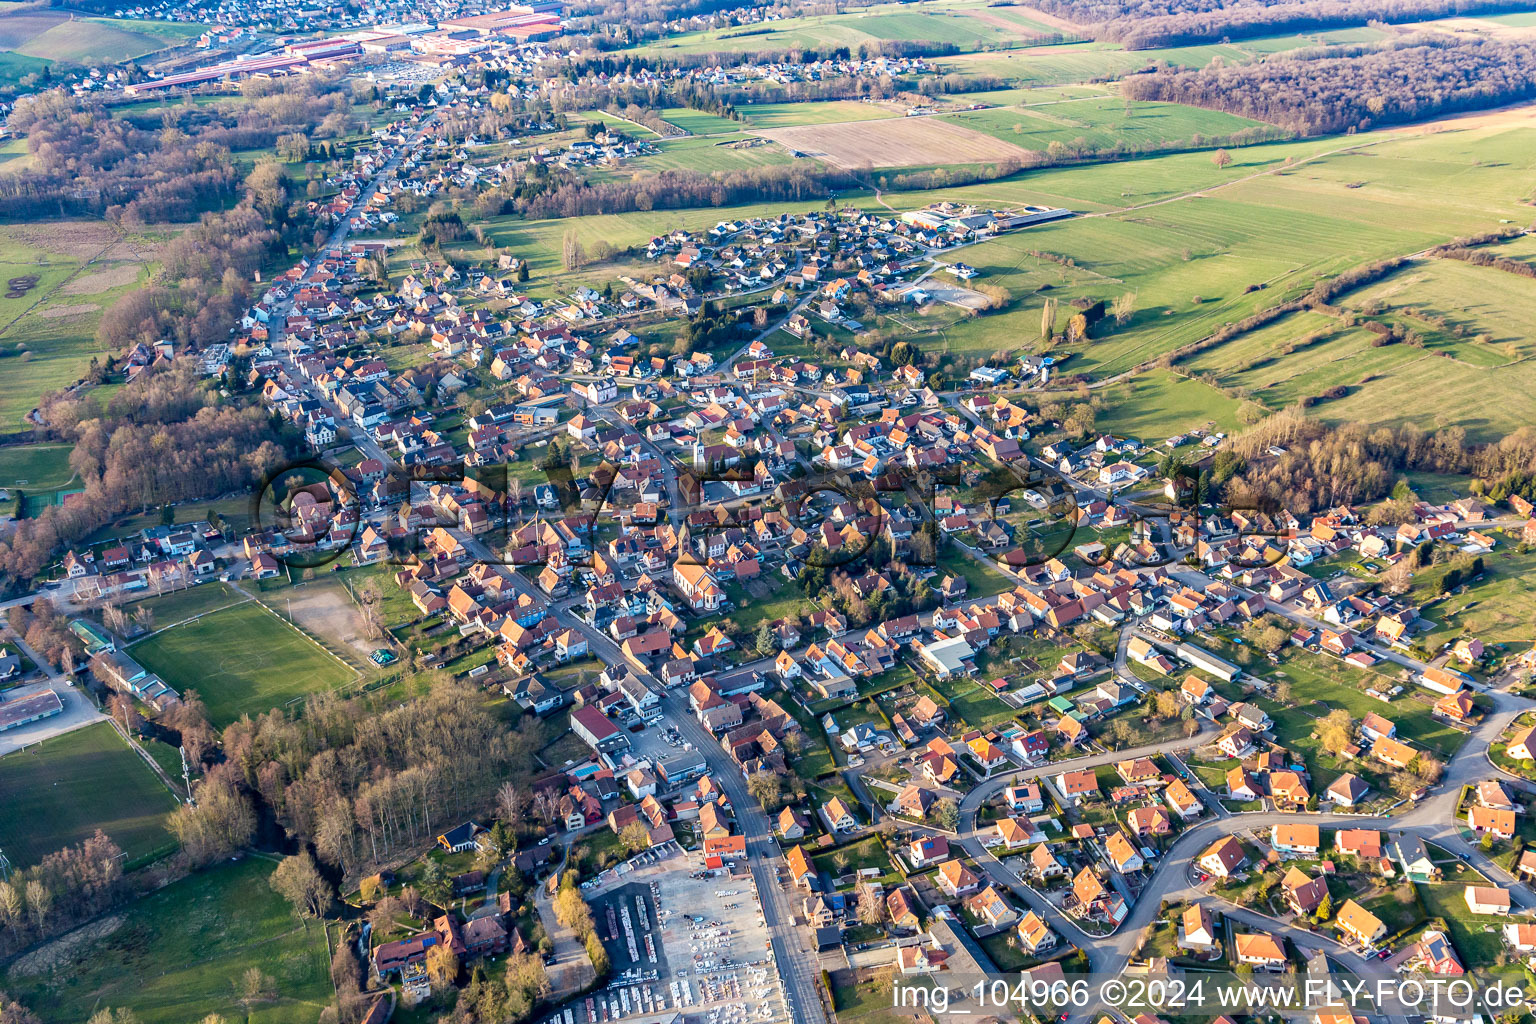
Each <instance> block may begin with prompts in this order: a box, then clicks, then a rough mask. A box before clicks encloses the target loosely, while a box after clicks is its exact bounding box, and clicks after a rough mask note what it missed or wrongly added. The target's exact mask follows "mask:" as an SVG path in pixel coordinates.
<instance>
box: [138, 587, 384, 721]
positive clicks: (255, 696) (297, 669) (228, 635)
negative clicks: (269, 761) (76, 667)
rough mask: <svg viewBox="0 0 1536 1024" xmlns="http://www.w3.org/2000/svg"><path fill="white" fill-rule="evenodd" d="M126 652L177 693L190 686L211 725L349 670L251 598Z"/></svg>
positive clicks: (337, 681) (327, 686)
mask: <svg viewBox="0 0 1536 1024" xmlns="http://www.w3.org/2000/svg"><path fill="white" fill-rule="evenodd" d="M128 653H129V655H130V656H131V657H132V658H133V659H134V660H135V661H137V662H138V663H139V664H141V665H143V666H144V668H145V669H147V670H148V671H150V672H154V673H156V674H157V675H159V676H160V677H161V678H162V679H164V680H165V681H166V683H167V684H169V685H170V686H172V687H174V688H175V689H177V690H178V691H181V692H185V691H187V690H189V689H190V690H196V691H197V692H198V695H199V696H201V697H202V698H203V701H204V702H205V703H206V704H207V705H208V717H209V718H210V719H212V721H213V724H214V725H215V726H216V727H222V726H225V725H228V724H229V723H230V722H232V721H234V720H235V719H237V718H239V717H240V716H241V715H243V714H253V715H254V714H259V713H261V712H265V711H268V710H270V709H272V708H277V707H284V706H286V705H288V704H289V703H292V702H295V701H299V700H302V699H303V698H304V697H305V696H307V695H308V694H311V693H319V692H321V691H323V690H332V689H335V688H337V687H339V686H341V685H343V684H344V683H346V682H348V681H349V680H350V679H352V678H353V677H354V675H355V673H353V672H352V671H351V670H350V669H348V668H345V667H343V666H342V665H341V664H339V663H337V661H336V660H335V659H334V658H332V657H331V655H329V654H327V653H326V652H325V651H324V650H322V649H321V648H320V647H318V646H316V645H315V643H314V642H313V641H312V640H310V639H309V638H308V637H306V636H305V635H304V634H302V633H300V632H299V631H298V630H296V629H294V628H293V627H292V626H290V625H288V624H287V623H286V622H284V621H283V620H281V619H279V618H278V617H277V615H276V614H275V613H273V612H271V611H268V610H267V609H266V608H264V607H262V606H261V605H259V604H257V603H255V602H250V603H246V604H241V605H236V606H235V607H232V608H225V609H224V610H222V611H218V612H214V613H213V614H211V615H205V616H203V617H202V618H201V619H198V620H197V621H196V622H189V623H186V624H185V625H180V626H175V627H174V628H171V629H167V630H165V631H164V632H161V633H156V634H155V635H153V636H151V637H148V638H146V639H144V640H141V641H139V642H138V643H135V644H133V645H132V646H130V647H129V648H128Z"/></svg>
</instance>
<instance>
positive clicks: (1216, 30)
mask: <svg viewBox="0 0 1536 1024" xmlns="http://www.w3.org/2000/svg"><path fill="white" fill-rule="evenodd" d="M1039 7H1040V9H1041V10H1043V11H1047V12H1049V13H1051V14H1055V15H1057V16H1059V17H1062V18H1066V19H1068V20H1070V21H1075V22H1077V23H1079V24H1082V25H1088V26H1092V28H1091V31H1092V34H1093V36H1094V37H1095V38H1097V39H1100V40H1103V41H1105V42H1112V43H1119V44H1120V45H1121V46H1124V47H1125V48H1126V49H1128V50H1144V49H1150V48H1152V47H1157V46H1187V45H1190V44H1193V43H1204V42H1212V41H1216V40H1222V39H1244V38H1252V37H1254V36H1262V35H1280V34H1282V33H1286V32H1313V31H1317V30H1318V29H1330V28H1348V27H1351V26H1355V25H1366V24H1370V23H1372V22H1383V23H1386V24H1392V25H1401V24H1407V23H1409V22H1415V21H1430V20H1434V19H1436V18H1450V17H1464V16H1468V15H1473V14H1498V13H1501V12H1507V11H1523V10H1527V9H1528V8H1529V5H1528V4H1526V3H1523V2H1522V0H1306V2H1296V0H1279V2H1270V0H1236V2H1223V0H1042V2H1041V3H1040V4H1039Z"/></svg>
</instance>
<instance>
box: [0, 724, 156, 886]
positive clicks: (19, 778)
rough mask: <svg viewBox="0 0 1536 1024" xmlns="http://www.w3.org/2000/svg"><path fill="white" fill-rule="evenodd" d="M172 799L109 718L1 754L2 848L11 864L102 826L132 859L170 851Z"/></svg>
mask: <svg viewBox="0 0 1536 1024" xmlns="http://www.w3.org/2000/svg"><path fill="white" fill-rule="evenodd" d="M175 808H176V800H175V799H174V798H173V797H172V796H171V794H170V791H169V790H167V789H166V788H165V785H164V784H163V783H161V781H160V780H159V779H158V778H156V777H155V774H154V773H153V772H152V771H150V769H149V766H148V765H146V764H145V763H144V761H143V760H142V759H141V758H140V757H139V755H138V754H136V753H134V752H133V751H132V750H130V749H129V748H128V744H127V743H125V742H124V741H123V738H122V737H121V736H119V735H118V734H117V732H116V731H115V730H114V729H113V728H112V726H111V725H110V724H109V723H107V722H97V723H95V724H93V725H88V726H85V727H84V728H82V729H76V730H74V731H73V732H68V733H65V734H64V735H62V736H55V737H54V738H52V739H48V740H44V741H42V742H41V743H38V744H36V745H35V746H31V747H28V748H27V749H25V750H20V751H17V752H16V753H14V754H7V755H6V756H4V757H0V821H3V822H4V823H5V826H4V828H3V829H0V835H3V837H4V838H3V839H0V849H4V850H5V855H6V856H7V857H9V858H10V859H11V863H12V864H13V865H14V866H16V867H28V866H30V865H32V864H36V863H37V862H38V861H39V860H41V859H42V858H43V857H44V856H45V855H46V854H49V853H51V852H53V851H54V850H57V849H59V848H61V847H64V846H68V845H70V844H72V843H78V842H80V841H81V840H82V839H86V838H89V837H90V835H91V834H92V833H93V832H95V831H96V829H98V828H99V829H101V830H102V831H103V832H105V833H106V834H107V835H109V836H111V837H112V839H113V841H114V842H116V843H117V845H118V846H120V847H122V848H123V851H124V852H125V853H127V854H128V860H129V861H130V862H132V861H135V860H139V859H141V858H145V857H150V856H153V855H155V854H157V853H168V852H170V850H172V849H174V847H175V842H174V841H173V840H172V838H171V835H170V833H169V832H167V831H166V829H165V821H166V817H167V815H169V814H170V812H171V811H173V810H175Z"/></svg>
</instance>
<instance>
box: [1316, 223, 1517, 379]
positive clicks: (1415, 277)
mask: <svg viewBox="0 0 1536 1024" xmlns="http://www.w3.org/2000/svg"><path fill="white" fill-rule="evenodd" d="M1501 248H1502V247H1501V246H1489V247H1487V249H1486V250H1485V251H1487V252H1489V253H1490V254H1499V255H1502V253H1499V252H1498V250H1500V249H1501ZM1515 251H1516V252H1518V251H1519V250H1518V248H1517V249H1516V250H1515ZM1511 258H1514V257H1511ZM1345 302H1346V304H1347V305H1348V306H1349V307H1351V308H1353V309H1362V308H1364V307H1366V306H1367V305H1370V304H1373V303H1375V304H1379V305H1381V306H1384V307H1385V308H1386V309H1387V310H1388V311H1390V313H1391V314H1393V315H1394V317H1396V318H1399V319H1400V320H1401V322H1402V323H1403V324H1404V326H1406V327H1408V328H1410V329H1412V330H1415V331H1418V332H1419V333H1420V334H1423V335H1426V336H1432V337H1431V338H1430V340H1431V341H1433V342H1436V343H1437V344H1427V345H1426V346H1425V347H1426V348H1427V349H1429V350H1431V351H1433V350H1435V349H1440V348H1443V349H1445V350H1447V351H1450V353H1451V356H1452V357H1453V358H1455V359H1460V360H1462V361H1463V362H1471V363H1474V364H1476V365H1504V364H1506V363H1509V362H1512V361H1514V360H1517V359H1525V358H1529V357H1530V356H1531V355H1533V354H1536V278H1529V277H1521V276H1520V275H1519V274H1511V273H1509V272H1507V271H1503V270H1498V269H1495V268H1493V267H1478V266H1473V265H1472V264H1470V263H1464V262H1462V261H1461V260H1449V259H1436V260H1420V261H1418V262H1416V263H1414V264H1413V265H1412V266H1410V267H1405V268H1404V269H1402V270H1399V271H1398V272H1397V273H1395V274H1393V275H1392V276H1390V277H1388V278H1386V279H1385V280H1382V281H1379V282H1377V283H1376V284H1374V285H1371V286H1370V287H1368V288H1362V289H1360V290H1359V291H1356V292H1353V293H1351V294H1350V295H1349V296H1348V297H1347V298H1346V300H1345ZM1428 317H1433V318H1436V319H1443V320H1444V321H1445V322H1446V323H1445V325H1444V326H1442V325H1440V324H1436V323H1431V322H1429V321H1428V320H1427V319H1426V318H1428ZM1484 335H1485V336H1486V337H1487V341H1486V342H1477V341H1474V339H1475V338H1477V337H1478V336H1484Z"/></svg>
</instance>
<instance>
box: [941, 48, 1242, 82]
mask: <svg viewBox="0 0 1536 1024" xmlns="http://www.w3.org/2000/svg"><path fill="white" fill-rule="evenodd" d="M1212 57H1221V58H1222V59H1223V60H1225V61H1227V62H1228V63H1230V64H1241V63H1244V62H1246V61H1249V60H1252V59H1253V54H1252V53H1251V52H1250V51H1248V50H1245V49H1242V48H1240V47H1238V46H1234V45H1230V44H1219V45H1211V46H1181V47H1171V48H1168V49H1158V50H1122V49H1120V48H1119V47H1116V46H1112V45H1110V44H1108V43H1072V44H1066V45H1059V46H1028V47H1024V48H1022V49H1015V50H1005V51H988V52H984V53H967V54H961V55H959V56H954V57H940V58H937V60H936V61H935V63H937V64H938V66H939V67H940V68H941V69H942V70H943V71H945V72H948V73H953V74H958V75H991V76H995V77H997V78H1002V79H1006V80H1007V81H1009V82H1012V83H1014V84H1016V85H1024V86H1036V85H1066V84H1068V83H1073V82H1087V81H1089V80H1092V79H1104V78H1118V77H1120V76H1121V75H1125V74H1129V73H1130V72H1133V71H1140V70H1142V69H1143V68H1147V67H1150V66H1151V65H1153V64H1154V63H1156V62H1157V61H1166V62H1167V63H1169V64H1175V65H1179V66H1182V67H1191V68H1201V67H1205V65H1207V64H1209V63H1210V62H1211V58H1212Z"/></svg>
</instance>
